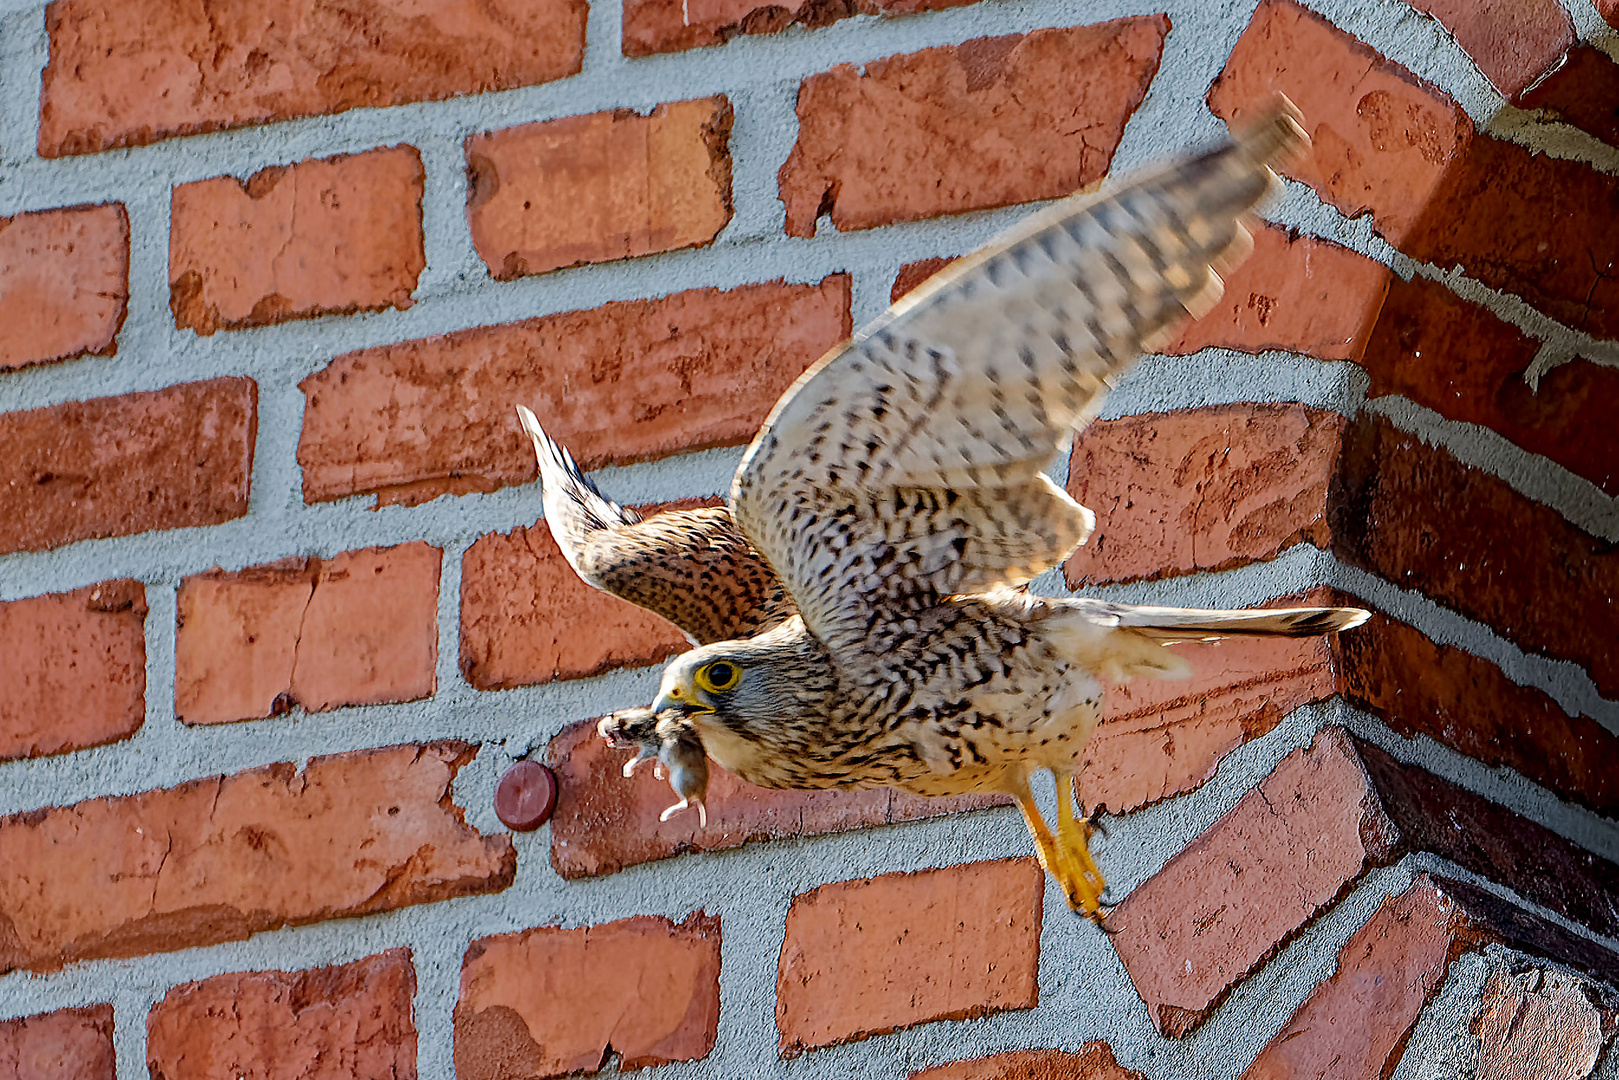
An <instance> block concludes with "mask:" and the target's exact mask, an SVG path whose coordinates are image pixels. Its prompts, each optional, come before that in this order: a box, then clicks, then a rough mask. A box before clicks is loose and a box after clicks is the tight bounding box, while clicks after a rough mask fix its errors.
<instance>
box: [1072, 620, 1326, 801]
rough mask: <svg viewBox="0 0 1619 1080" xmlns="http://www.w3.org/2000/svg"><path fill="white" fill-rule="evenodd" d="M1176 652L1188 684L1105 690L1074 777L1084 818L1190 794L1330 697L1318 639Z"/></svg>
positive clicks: (1208, 645)
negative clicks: (1289, 718) (1246, 746)
mask: <svg viewBox="0 0 1619 1080" xmlns="http://www.w3.org/2000/svg"><path fill="white" fill-rule="evenodd" d="M1309 602H1312V603H1313V602H1314V598H1312V599H1311V600H1310V601H1309ZM1175 652H1176V655H1178V656H1180V657H1181V658H1182V659H1184V660H1185V661H1186V662H1187V663H1188V664H1190V665H1191V667H1192V675H1191V677H1190V678H1189V679H1184V680H1182V679H1165V680H1159V679H1138V680H1135V681H1132V682H1127V683H1119V684H1112V685H1109V686H1108V687H1107V696H1106V698H1104V699H1103V706H1102V722H1101V723H1100V724H1098V725H1097V728H1096V731H1095V733H1094V734H1092V736H1091V739H1090V742H1088V743H1086V745H1085V749H1084V750H1082V751H1081V752H1080V755H1079V768H1078V769H1077V770H1076V771H1075V773H1074V788H1075V791H1076V792H1077V793H1078V795H1079V800H1080V803H1081V805H1083V806H1084V807H1085V808H1086V810H1087V812H1095V811H1097V810H1103V809H1106V810H1109V811H1111V812H1113V813H1116V814H1117V813H1124V812H1126V811H1129V810H1134V809H1136V808H1137V807H1140V806H1145V805H1147V804H1149V803H1153V802H1157V801H1158V800H1159V799H1164V798H1168V797H1169V796H1171V795H1178V794H1180V793H1181V792H1184V791H1191V790H1192V789H1194V788H1196V787H1198V786H1200V785H1201V784H1203V783H1204V782H1205V781H1207V780H1208V779H1209V778H1210V777H1212V776H1213V775H1214V770H1215V769H1216V768H1217V767H1218V766H1219V764H1220V762H1221V760H1222V759H1223V758H1224V757H1225V756H1226V754H1228V753H1230V752H1231V751H1232V750H1234V749H1235V748H1237V747H1238V746H1241V745H1242V744H1243V743H1245V742H1247V741H1248V740H1249V739H1254V738H1258V737H1259V736H1261V735H1263V734H1265V733H1266V732H1268V731H1270V730H1271V729H1273V728H1274V727H1275V726H1276V725H1277V724H1278V723H1280V722H1281V719H1282V717H1284V716H1286V715H1287V714H1288V713H1290V712H1292V711H1293V710H1294V709H1296V708H1298V707H1299V706H1300V705H1303V704H1304V703H1305V702H1308V701H1317V700H1320V699H1321V698H1325V697H1330V696H1332V694H1333V693H1334V692H1335V691H1336V689H1337V687H1336V679H1335V677H1334V675H1333V656H1332V649H1331V646H1330V644H1329V642H1328V640H1327V639H1326V638H1319V637H1318V638H1231V639H1228V640H1225V641H1211V642H1188V643H1186V644H1184V645H1178V646H1176V649H1175Z"/></svg>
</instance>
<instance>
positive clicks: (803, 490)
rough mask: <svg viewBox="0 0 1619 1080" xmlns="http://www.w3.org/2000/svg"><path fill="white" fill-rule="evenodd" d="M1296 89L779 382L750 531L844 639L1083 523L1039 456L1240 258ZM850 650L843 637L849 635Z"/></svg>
mask: <svg viewBox="0 0 1619 1080" xmlns="http://www.w3.org/2000/svg"><path fill="white" fill-rule="evenodd" d="M1296 115H1297V114H1296V112H1295V111H1294V110H1293V109H1292V107H1291V105H1288V104H1286V103H1285V102H1284V103H1282V105H1281V107H1280V108H1279V109H1278V111H1277V112H1276V113H1274V114H1273V115H1271V116H1269V117H1267V118H1266V119H1265V120H1263V121H1262V122H1260V123H1259V124H1258V125H1256V126H1255V127H1254V128H1252V129H1250V130H1249V131H1247V132H1246V133H1244V134H1241V135H1238V136H1236V137H1235V138H1234V139H1233V140H1232V141H1230V142H1227V143H1225V144H1224V145H1222V146H1219V147H1217V148H1215V149H1213V150H1211V151H1208V152H1206V153H1203V154H1200V155H1198V156H1196V157H1192V158H1189V159H1186V160H1182V161H1180V162H1177V163H1174V164H1172V165H1170V166H1169V167H1167V168H1165V169H1163V170H1161V171H1159V172H1156V173H1154V174H1152V175H1149V176H1147V177H1145V178H1143V179H1140V180H1137V181H1136V182H1134V183H1132V184H1131V185H1129V186H1128V187H1125V188H1123V189H1122V190H1120V191H1118V192H1116V193H1114V194H1113V195H1111V196H1109V197H1107V198H1104V199H1100V200H1096V199H1091V200H1079V199H1074V200H1067V201H1065V202H1062V203H1059V204H1058V205H1056V206H1053V207H1051V208H1050V209H1048V210H1045V211H1043V212H1041V213H1039V214H1037V215H1035V216H1034V217H1032V218H1031V219H1030V220H1029V221H1027V222H1025V223H1023V224H1022V225H1020V226H1018V227H1017V228H1015V229H1014V230H1012V231H1011V232H1010V233H1009V234H1007V235H1006V236H1005V237H1003V238H1002V239H1000V240H999V241H998V242H997V243H995V244H993V245H991V246H990V247H989V248H988V249H986V250H984V251H982V252H980V253H979V254H977V255H975V256H973V257H971V258H969V259H965V260H962V261H960V262H958V263H956V264H954V265H952V266H951V267H949V268H947V269H946V270H945V271H943V272H942V273H940V274H939V275H937V276H936V277H934V278H933V279H931V280H930V281H929V282H927V283H925V284H923V285H922V286H921V287H920V288H918V289H916V290H914V291H913V292H911V293H910V294H909V295H908V296H906V297H905V298H904V299H902V300H900V301H899V302H897V303H896V304H895V305H894V306H893V307H892V308H890V309H889V310H888V312H887V313H886V314H884V315H883V316H881V317H879V318H878V319H877V320H875V321H874V322H873V323H871V324H870V325H869V326H867V327H866V328H865V329H863V330H862V331H861V332H860V333H858V334H856V335H855V337H854V338H853V339H852V340H851V341H849V342H848V343H847V344H846V345H844V346H843V347H842V348H841V349H840V350H837V351H835V352H833V353H832V354H829V355H828V356H826V357H824V358H823V359H822V360H820V361H819V362H818V363H816V364H815V365H814V366H813V367H811V368H810V369H809V370H808V371H807V372H805V373H804V375H803V376H802V377H801V378H800V379H799V380H798V381H797V382H796V383H794V384H793V386H792V388H790V389H789V390H788V391H787V393H786V394H785V395H783V397H782V399H781V400H780V401H779V402H777V404H776V407H775V409H774V410H773V411H772V412H771V414H770V417H769V419H767V420H766V421H765V425H764V427H763V429H762V430H761V431H760V432H759V435H758V437H757V438H755V439H754V441H753V444H752V445H751V446H749V448H748V451H747V453H746V455H745V456H744V457H743V459H742V465H741V467H740V468H739V469H738V471H737V474H736V478H735V480H734V481H733V483H732V487H731V501H732V509H733V512H734V514H735V516H736V522H737V524H738V525H739V526H741V529H742V532H743V533H745V534H746V535H747V536H748V538H749V539H751V540H752V541H753V543H754V545H755V546H756V547H757V548H758V549H759V550H760V551H761V552H763V553H764V554H765V556H766V557H767V558H768V559H769V560H770V563H771V565H772V566H773V567H774V568H775V570H776V572H777V574H779V575H780V576H781V578H782V580H783V581H784V582H785V583H786V585H787V588H788V590H789V591H790V592H791V594H792V596H793V599H794V600H795V601H797V603H798V607H799V609H800V611H801V612H802V614H803V615H804V619H805V621H806V623H807V624H808V625H809V628H810V629H811V630H812V631H813V632H814V633H815V634H816V635H817V636H818V637H819V638H820V639H821V640H822V641H823V642H825V643H826V644H827V645H828V646H830V647H831V648H832V649H833V650H834V652H841V651H842V650H844V649H851V650H852V649H858V648H859V644H860V642H861V641H862V640H863V639H864V638H865V635H866V633H867V631H868V630H869V628H870V626H871V625H872V624H873V622H874V620H876V619H879V618H882V619H893V618H895V617H903V613H904V612H905V611H907V610H918V609H922V608H925V607H928V606H931V605H932V604H933V603H934V602H935V601H936V599H937V597H938V596H940V595H948V594H952V593H963V592H977V591H981V590H984V589H987V588H990V587H992V586H994V585H997V584H1002V583H1011V584H1015V583H1019V582H1022V581H1027V580H1029V579H1030V578H1032V577H1033V576H1034V575H1036V574H1038V573H1040V572H1041V571H1042V570H1044V569H1046V568H1047V567H1050V566H1054V565H1056V564H1057V563H1058V562H1060V561H1061V560H1062V559H1063V558H1064V557H1065V556H1066V555H1067V554H1068V553H1069V552H1070V551H1071V550H1072V549H1073V548H1074V547H1075V546H1076V545H1077V544H1079V543H1080V542H1082V541H1083V540H1084V538H1085V536H1086V535H1087V534H1088V533H1089V530H1090V514H1089V511H1086V510H1084V508H1082V507H1080V506H1078V505H1077V504H1076V503H1074V502H1073V501H1072V500H1071V499H1069V498H1068V497H1067V496H1066V495H1065V494H1063V493H1062V492H1061V491H1060V490H1058V489H1057V488H1056V487H1055V486H1054V485H1052V484H1050V483H1049V482H1048V481H1047V480H1046V479H1045V477H1044V476H1043V475H1041V473H1042V470H1043V469H1044V468H1045V467H1046V465H1047V464H1048V463H1049V462H1050V461H1051V459H1052V457H1053V455H1054V454H1055V453H1056V452H1057V450H1058V448H1059V446H1060V445H1061V443H1062V441H1063V440H1064V439H1065V438H1066V437H1067V436H1068V434H1069V432H1070V431H1071V430H1072V429H1074V428H1075V427H1077V426H1079V425H1081V424H1083V423H1085V422H1087V421H1088V420H1089V419H1090V418H1091V417H1092V416H1094V415H1095V412H1096V410H1097V408H1098V407H1099V405H1100V402H1101V398H1102V396H1103V394H1104V393H1105V392H1106V390H1107V388H1108V387H1109V386H1110V384H1111V380H1112V379H1113V378H1114V377H1115V376H1117V375H1118V374H1119V373H1120V372H1121V371H1123V370H1124V369H1125V367H1127V366H1128V365H1129V364H1130V363H1131V362H1132V361H1133V360H1134V359H1135V358H1136V356H1137V355H1138V354H1139V353H1141V352H1142V351H1143V350H1144V349H1146V348H1150V347H1151V345H1152V343H1153V342H1154V341H1155V340H1159V339H1161V338H1162V337H1163V336H1165V335H1167V334H1168V333H1170V332H1172V331H1173V330H1174V328H1175V326H1176V324H1177V323H1178V322H1179V321H1180V319H1181V317H1182V316H1183V315H1184V314H1185V313H1186V312H1188V311H1191V312H1194V313H1198V312H1201V311H1203V310H1206V309H1207V307H1208V306H1210V305H1212V304H1213V302H1214V300H1215V299H1217V298H1218V296H1219V294H1220V289H1221V284H1220V279H1219V276H1218V274H1217V273H1216V272H1215V270H1214V269H1213V268H1214V267H1217V266H1221V265H1226V264H1230V263H1235V262H1238V261H1240V260H1241V259H1242V258H1244V257H1246V255H1247V253H1248V250H1250V249H1251V245H1252V240H1251V239H1250V238H1249V237H1248V235H1247V233H1246V231H1245V230H1244V229H1243V228H1242V226H1241V224H1240V223H1239V221H1238V219H1239V217H1240V216H1241V215H1242V214H1244V213H1245V212H1246V211H1248V210H1249V209H1250V208H1251V207H1253V206H1254V204H1255V203H1257V202H1258V201H1259V200H1260V199H1261V198H1262V197H1263V196H1264V195H1265V194H1266V193H1267V192H1268V191H1269V190H1270V189H1271V187H1272V185H1273V184H1274V183H1275V182H1276V180H1275V176H1274V174H1273V173H1271V171H1270V169H1269V168H1268V163H1269V162H1271V161H1272V160H1275V159H1277V158H1278V157H1280V156H1281V155H1283V154H1285V153H1287V152H1289V151H1291V150H1293V149H1295V148H1296V147H1299V146H1301V145H1303V144H1304V142H1305V141H1306V137H1305V135H1304V132H1303V130H1302V129H1301V128H1300V127H1299V125H1298V123H1297V121H1296V119H1295V117H1296ZM845 655H847V654H845Z"/></svg>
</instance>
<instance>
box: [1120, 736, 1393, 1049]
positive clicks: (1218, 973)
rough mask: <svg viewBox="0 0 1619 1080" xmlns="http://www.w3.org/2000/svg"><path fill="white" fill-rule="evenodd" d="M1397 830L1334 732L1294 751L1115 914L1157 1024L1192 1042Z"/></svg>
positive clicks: (1125, 955) (1126, 958)
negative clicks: (1238, 986)
mask: <svg viewBox="0 0 1619 1080" xmlns="http://www.w3.org/2000/svg"><path fill="white" fill-rule="evenodd" d="M1393 840H1394V836H1393V827H1392V825H1391V824H1390V823H1389V821H1388V819H1387V818H1386V817H1385V816H1384V814H1383V812H1382V810H1381V809H1380V808H1379V806H1378V803H1377V798H1376V795H1375V792H1374V791H1373V790H1372V786H1371V783H1370V781H1369V780H1368V779H1367V776H1366V773H1365V770H1364V769H1363V768H1362V766H1361V764H1360V761H1359V760H1358V758H1357V757H1356V755H1355V752H1354V750H1353V748H1352V747H1351V745H1350V742H1349V739H1348V737H1347V736H1346V735H1345V734H1344V733H1343V732H1342V730H1340V729H1337V728H1328V729H1327V730H1326V731H1324V732H1322V733H1321V734H1320V735H1317V736H1316V738H1315V740H1314V742H1312V743H1311V745H1310V747H1309V748H1308V749H1302V750H1295V751H1293V753H1291V754H1289V755H1288V756H1287V757H1286V758H1284V759H1283V760H1282V763H1281V764H1280V765H1278V766H1277V767H1276V769H1275V771H1274V772H1272V773H1271V775H1270V776H1269V777H1267V778H1266V779H1265V780H1264V781H1262V782H1261V783H1260V785H1259V786H1258V787H1257V788H1256V789H1255V790H1253V791H1251V792H1249V793H1248V794H1247V795H1245V796H1243V798H1242V800H1241V801H1239V802H1238V803H1237V805H1236V806H1234V807H1233V808H1232V809H1231V810H1230V812H1228V813H1227V814H1226V815H1225V816H1224V817H1222V818H1221V819H1220V820H1219V821H1218V822H1216V823H1215V824H1214V825H1211V826H1210V827H1209V828H1208V829H1207V830H1205V831H1204V833H1203V834H1202V835H1201V836H1199V837H1198V838H1197V839H1196V840H1194V841H1192V843H1191V844H1189V845H1187V847H1186V848H1185V849H1184V850H1183V851H1181V852H1180V854H1178V855H1176V856H1175V857H1174V858H1172V859H1170V860H1169V863H1168V864H1167V865H1165V867H1164V868H1163V869H1162V870H1161V871H1159V872H1158V873H1157V874H1155V875H1154V876H1153V877H1151V878H1149V879H1148V880H1147V881H1145V882H1143V883H1142V884H1141V885H1139V886H1137V888H1136V889H1135V891H1133V892H1132V893H1131V894H1130V895H1129V896H1127V897H1126V898H1125V899H1124V901H1123V902H1122V903H1120V904H1119V906H1118V907H1116V908H1115V909H1114V910H1113V914H1112V915H1111V916H1110V917H1109V919H1108V926H1109V928H1111V929H1113V930H1114V931H1116V932H1115V934H1114V936H1113V938H1112V942H1113V945H1114V947H1115V948H1116V949H1117V950H1118V953H1119V958H1120V959H1121V960H1122V961H1123V962H1124V966H1125V970H1126V971H1128V972H1129V974H1130V978H1131V981H1133V982H1134V983H1135V985H1136V989H1137V990H1138V991H1140V993H1141V996H1142V999H1143V1000H1144V1001H1146V1003H1147V1012H1148V1015H1150V1016H1151V1018H1152V1021H1153V1023H1154V1024H1156V1025H1157V1027H1158V1029H1159V1030H1160V1031H1162V1032H1164V1033H1165V1034H1168V1035H1176V1036H1179V1035H1185V1034H1186V1033H1187V1032H1189V1031H1191V1030H1192V1029H1193V1028H1195V1027H1196V1026H1197V1025H1199V1024H1201V1023H1202V1022H1203V1021H1204V1020H1205V1019H1206V1018H1207V1017H1208V1015H1209V1013H1210V1012H1211V1011H1212V1010H1213V1008H1214V1006H1215V1005H1217V1004H1218V1003H1219V1001H1220V1000H1221V999H1222V998H1223V997H1224V995H1225V993H1226V991H1228V990H1229V989H1230V988H1231V987H1232V986H1233V985H1235V983H1236V982H1237V981H1238V980H1240V979H1242V978H1243V977H1244V976H1246V975H1247V973H1248V972H1249V971H1251V970H1253V969H1254V968H1255V967H1257V966H1258V965H1259V963H1260V962H1262V961H1263V960H1264V959H1265V958H1266V957H1267V956H1269V955H1270V954H1271V953H1272V952H1274V951H1275V949H1276V948H1277V945H1278V943H1279V942H1282V941H1285V940H1287V939H1288V938H1289V937H1291V936H1292V934H1293V933H1294V932H1295V931H1297V930H1298V928H1299V927H1301V926H1303V925H1304V923H1305V922H1307V921H1308V920H1309V919H1311V918H1312V917H1314V915H1315V914H1316V912H1318V911H1320V910H1321V909H1322V908H1323V907H1325V906H1326V905H1327V904H1329V903H1331V902H1332V901H1333V900H1335V899H1336V898H1337V897H1338V895H1339V893H1341V892H1342V891H1343V890H1344V888H1345V886H1347V885H1348V884H1349V883H1350V882H1352V881H1353V880H1354V879H1355V878H1357V877H1359V876H1360V874H1361V872H1362V870H1364V869H1365V868H1366V866H1367V865H1368V864H1369V863H1370V864H1376V863H1380V862H1383V861H1386V860H1387V859H1388V858H1389V856H1390V853H1391V846H1392V842H1393Z"/></svg>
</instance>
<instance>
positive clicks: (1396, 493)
mask: <svg viewBox="0 0 1619 1080" xmlns="http://www.w3.org/2000/svg"><path fill="white" fill-rule="evenodd" d="M1341 481H1342V486H1341V490H1340V494H1339V495H1338V497H1337V499H1336V503H1335V506H1334V509H1333V516H1332V520H1333V551H1334V553H1335V554H1336V555H1337V556H1338V557H1339V558H1340V559H1342V560H1343V561H1345V562H1347V563H1349V564H1351V565H1353V566H1356V567H1358V568H1360V569H1363V570H1369V571H1371V572H1373V573H1376V574H1378V575H1379V576H1381V577H1384V578H1387V579H1388V580H1389V581H1392V582H1394V583H1395V584H1396V585H1399V586H1401V587H1402V588H1406V589H1415V590H1417V591H1419V592H1421V593H1423V594H1424V595H1425V596H1428V597H1429V598H1431V599H1432V600H1434V601H1435V602H1436V603H1439V604H1443V605H1444V606H1446V607H1449V608H1451V609H1453V610H1455V611H1459V612H1461V613H1462V614H1463V615H1466V616H1468V617H1469V618H1472V619H1477V620H1478V621H1480V622H1483V623H1485V624H1487V625H1489V626H1490V627H1492V628H1494V629H1495V630H1496V631H1497V632H1498V633H1500V634H1501V635H1502V636H1503V637H1505V638H1507V639H1508V640H1510V641H1512V642H1514V643H1516V644H1517V645H1518V646H1519V647H1521V648H1523V649H1525V650H1528V651H1530V652H1537V653H1543V654H1546V655H1550V656H1553V657H1556V658H1558V659H1563V660H1572V661H1573V662H1575V663H1576V664H1579V665H1580V666H1581V667H1583V668H1585V670H1586V671H1588V672H1589V673H1590V675H1591V678H1592V679H1593V680H1594V681H1595V682H1596V685H1597V688H1598V689H1599V690H1600V691H1601V693H1602V694H1603V695H1604V696H1606V697H1619V654H1616V653H1615V652H1614V650H1613V649H1611V648H1609V644H1610V643H1611V642H1613V641H1614V640H1616V639H1619V606H1616V605H1615V604H1613V603H1612V602H1611V601H1612V598H1613V597H1614V596H1619V556H1616V554H1615V552H1614V551H1613V547H1612V545H1611V544H1609V543H1606V542H1604V541H1601V540H1598V539H1597V538H1596V537H1594V536H1591V535H1590V534H1588V533H1585V532H1582V531H1581V530H1580V529H1578V528H1576V527H1574V526H1573V525H1571V524H1569V523H1568V522H1567V521H1565V520H1564V519H1563V518H1562V516H1561V515H1559V514H1558V513H1557V512H1556V511H1554V510H1552V509H1550V508H1548V507H1546V506H1542V505H1541V504H1539V503H1536V502H1533V501H1531V500H1530V499H1528V498H1526V497H1525V496H1523V495H1520V494H1519V493H1518V492H1516V491H1514V490H1513V489H1512V488H1511V487H1510V486H1509V485H1508V484H1507V483H1506V482H1504V481H1502V480H1498V479H1496V478H1495V477H1493V476H1490V475H1489V474H1487V473H1484V472H1482V471H1481V470H1478V469H1472V468H1468V467H1467V466H1465V465H1463V464H1462V463H1461V462H1459V461H1457V460H1456V458H1455V457H1453V456H1452V455H1451V454H1450V453H1448V452H1447V451H1445V450H1442V449H1439V448H1437V447H1429V446H1425V445H1423V444H1422V442H1421V441H1420V440H1419V439H1418V438H1417V436H1415V435H1410V434H1407V433H1406V432H1403V431H1400V430H1398V429H1397V428H1395V427H1394V426H1393V425H1392V424H1390V423H1388V422H1387V421H1386V420H1382V419H1380V418H1375V417H1367V418H1363V419H1361V420H1359V421H1357V422H1356V423H1355V425H1354V427H1353V428H1352V429H1351V431H1350V433H1349V437H1348V438H1347V440H1346V444H1345V449H1344V452H1343V468H1342V473H1341ZM1103 520H1104V521H1105V520H1106V518H1105V515H1104V516H1103ZM1506 537H1510V538H1511V542H1510V543H1503V538H1506Z"/></svg>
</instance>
